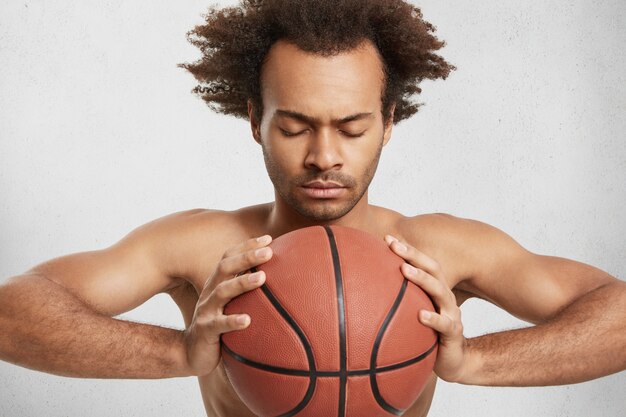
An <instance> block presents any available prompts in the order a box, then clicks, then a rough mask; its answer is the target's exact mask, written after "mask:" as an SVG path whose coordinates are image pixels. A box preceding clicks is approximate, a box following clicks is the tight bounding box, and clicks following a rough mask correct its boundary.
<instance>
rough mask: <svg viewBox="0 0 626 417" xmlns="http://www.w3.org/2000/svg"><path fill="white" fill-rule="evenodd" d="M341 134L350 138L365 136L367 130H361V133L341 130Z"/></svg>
mask: <svg viewBox="0 0 626 417" xmlns="http://www.w3.org/2000/svg"><path fill="white" fill-rule="evenodd" d="M341 134H342V135H344V136H347V137H349V138H360V137H361V136H363V135H364V134H365V130H364V131H362V132H360V133H350V132H345V131H343V130H342V131H341Z"/></svg>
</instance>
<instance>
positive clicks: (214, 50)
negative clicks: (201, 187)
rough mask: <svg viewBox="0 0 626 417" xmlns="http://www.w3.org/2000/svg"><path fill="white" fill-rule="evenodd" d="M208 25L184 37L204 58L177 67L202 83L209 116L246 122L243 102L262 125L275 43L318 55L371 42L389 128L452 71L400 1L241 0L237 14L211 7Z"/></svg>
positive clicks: (428, 31) (416, 12)
mask: <svg viewBox="0 0 626 417" xmlns="http://www.w3.org/2000/svg"><path fill="white" fill-rule="evenodd" d="M204 18H205V21H206V24H203V25H199V26H196V27H195V28H194V29H193V30H191V31H189V32H188V33H187V38H188V39H189V42H191V43H192V44H193V45H195V46H197V47H198V48H199V49H200V51H201V52H202V57H201V58H200V59H199V60H198V61H196V62H194V63H191V64H190V63H185V64H179V66H180V67H182V68H185V69H187V70H189V71H190V72H191V73H192V74H193V75H194V77H195V78H196V79H197V80H198V81H199V82H200V85H198V86H196V87H195V88H194V89H193V92H194V93H196V94H198V95H199V96H200V97H201V98H202V99H203V100H204V101H205V102H206V103H207V104H208V106H209V107H210V108H211V109H213V110H214V111H217V112H220V113H224V114H230V115H233V116H236V117H241V118H247V117H248V111H247V101H248V99H250V100H251V101H252V103H253V106H254V109H255V117H257V119H258V120H260V118H261V115H262V112H263V103H262V99H261V87H260V73H261V67H262V65H263V62H264V59H265V57H266V55H267V52H268V51H269V49H270V47H271V46H272V45H273V44H274V42H276V41H277V40H279V39H283V40H286V41H289V42H291V43H293V44H295V45H296V46H298V47H299V48H300V49H302V50H304V51H308V52H313V53H317V54H320V55H323V56H330V55H335V54H338V53H340V52H342V51H347V50H350V49H353V48H355V47H356V46H358V45H359V44H360V43H362V42H363V41H364V40H370V41H371V42H373V44H374V45H375V46H376V47H377V48H378V50H379V52H380V55H381V57H382V61H383V68H384V71H385V80H384V81H385V84H384V89H383V91H382V97H381V100H382V108H383V117H384V118H385V120H387V118H388V116H389V115H390V111H391V106H392V105H393V104H394V103H395V104H396V108H395V112H394V123H397V122H399V121H401V120H403V119H406V118H408V117H410V116H412V115H413V114H415V113H416V112H417V110H418V107H419V106H420V104H419V103H416V102H414V101H412V96H413V95H415V94H419V93H420V92H421V91H422V90H421V89H420V87H419V83H420V82H421V81H422V80H423V79H426V78H427V79H431V80H434V79H437V78H443V79H445V78H446V77H447V76H448V75H449V73H450V71H451V70H454V69H455V68H454V66H452V65H450V64H449V63H447V62H446V61H445V60H444V59H443V58H442V57H441V56H439V55H437V54H436V53H435V52H436V51H437V50H439V49H440V48H442V47H443V46H444V45H445V43H444V42H443V41H440V40H438V39H437V38H436V37H435V36H434V35H433V33H434V32H435V27H434V26H433V25H431V24H430V23H428V22H426V21H425V20H424V19H423V18H422V13H421V11H420V9H419V8H417V7H415V6H412V5H410V4H408V3H406V2H405V1H403V0H242V1H241V3H240V5H239V6H238V7H226V8H222V9H217V8H216V7H212V8H210V9H209V12H208V13H207V14H206V15H204Z"/></svg>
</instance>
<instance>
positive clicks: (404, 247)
mask: <svg viewBox="0 0 626 417" xmlns="http://www.w3.org/2000/svg"><path fill="white" fill-rule="evenodd" d="M396 248H397V249H398V252H406V246H404V245H403V244H402V243H400V242H399V241H396Z"/></svg>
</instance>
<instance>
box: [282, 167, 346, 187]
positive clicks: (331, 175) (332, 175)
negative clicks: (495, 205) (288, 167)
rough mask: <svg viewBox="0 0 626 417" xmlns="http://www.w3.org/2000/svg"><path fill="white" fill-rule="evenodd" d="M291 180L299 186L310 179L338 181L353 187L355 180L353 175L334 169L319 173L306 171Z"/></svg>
mask: <svg viewBox="0 0 626 417" xmlns="http://www.w3.org/2000/svg"><path fill="white" fill-rule="evenodd" d="M293 181H294V183H296V184H297V185H299V186H301V185H304V184H306V183H309V182H312V181H322V182H328V181H332V182H336V183H339V184H341V185H343V186H344V187H354V186H355V185H356V180H355V179H354V178H353V177H351V176H349V175H346V174H342V173H341V172H336V171H329V172H325V173H323V174H320V173H319V172H307V173H305V174H302V175H298V176H297V177H295V178H294V180H293Z"/></svg>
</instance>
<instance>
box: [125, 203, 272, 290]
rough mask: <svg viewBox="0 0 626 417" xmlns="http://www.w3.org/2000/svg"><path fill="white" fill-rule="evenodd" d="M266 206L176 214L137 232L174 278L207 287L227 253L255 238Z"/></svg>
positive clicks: (162, 266) (165, 270)
mask: <svg viewBox="0 0 626 417" xmlns="http://www.w3.org/2000/svg"><path fill="white" fill-rule="evenodd" d="M263 211H264V207H263V206H253V207H245V208H242V209H239V210H235V211H223V210H212V209H193V210H186V211H181V212H177V213H173V214H170V215H167V216H164V217H162V218H159V219H157V220H154V221H152V222H149V223H147V224H145V225H143V226H141V227H139V228H138V229H136V230H134V231H133V232H131V234H129V236H128V237H127V239H128V238H130V239H132V236H133V235H134V234H136V235H137V236H138V238H139V239H141V240H143V242H144V244H146V245H148V246H149V247H151V248H152V249H153V250H154V251H155V254H157V256H156V257H155V259H157V261H158V262H159V263H160V269H161V270H162V271H164V273H165V274H167V275H168V276H170V277H176V278H180V279H182V280H184V281H190V282H192V283H194V286H196V287H197V286H198V285H200V284H203V282H199V281H202V280H203V279H206V277H208V275H209V274H210V273H211V272H212V270H213V268H214V266H215V264H216V263H217V262H218V261H219V259H220V258H221V257H222V255H223V253H224V252H225V251H226V249H228V248H229V247H231V246H234V245H236V244H239V243H240V242H242V241H244V240H246V239H248V238H250V237H252V236H253V235H254V233H255V232H257V229H258V224H259V223H260V219H261V218H262V216H263Z"/></svg>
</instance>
